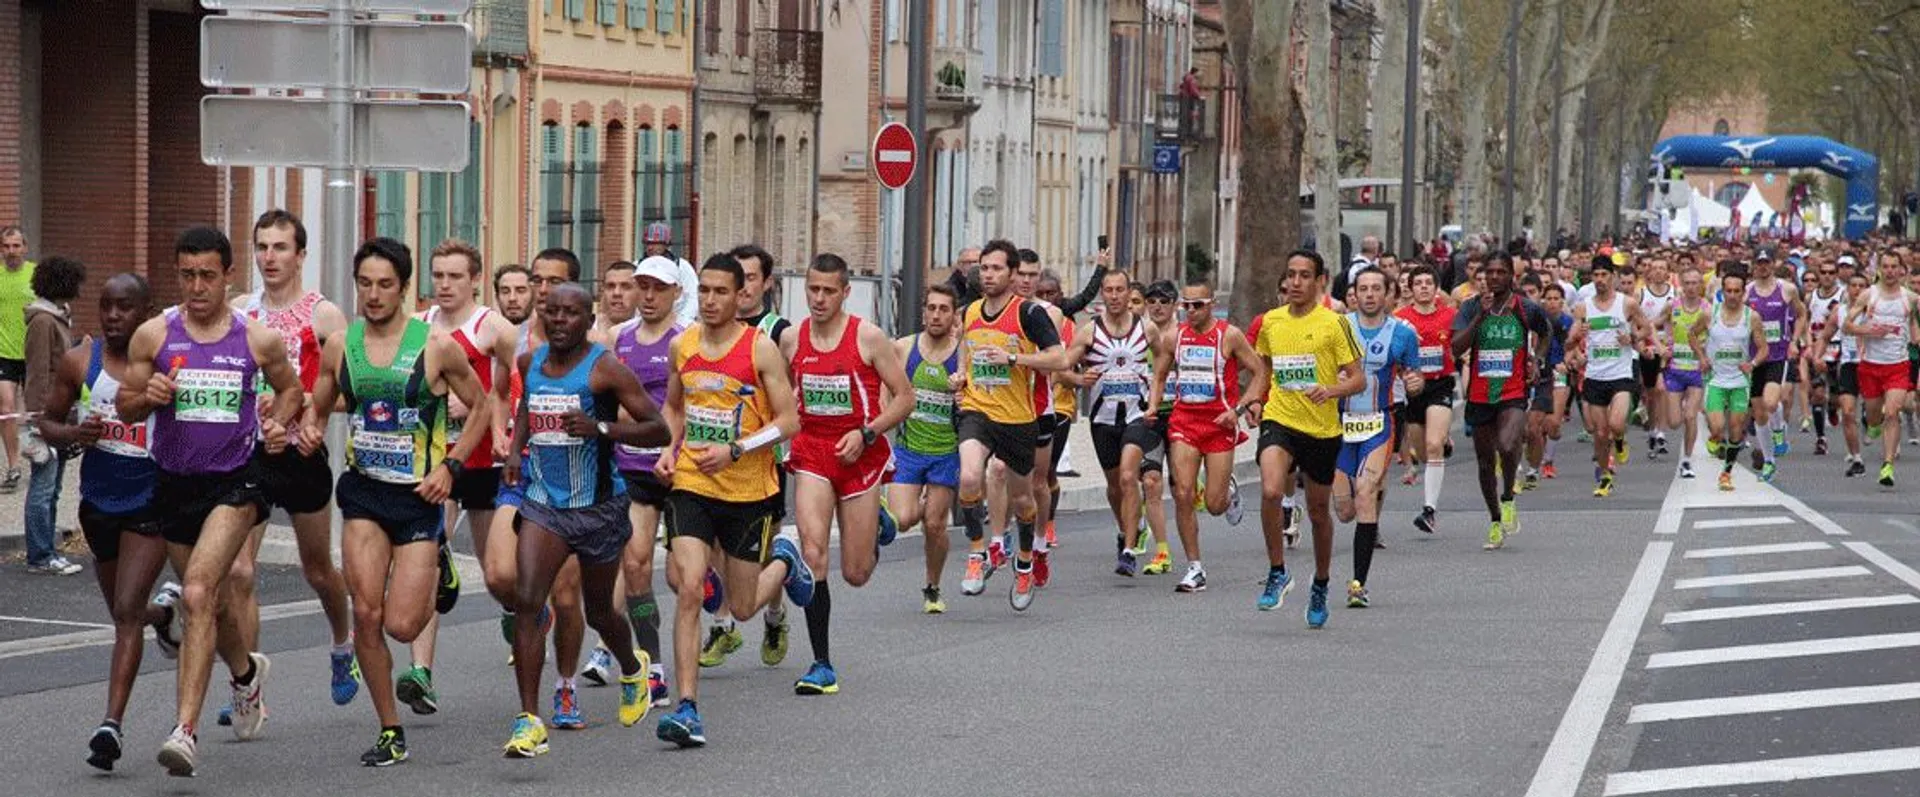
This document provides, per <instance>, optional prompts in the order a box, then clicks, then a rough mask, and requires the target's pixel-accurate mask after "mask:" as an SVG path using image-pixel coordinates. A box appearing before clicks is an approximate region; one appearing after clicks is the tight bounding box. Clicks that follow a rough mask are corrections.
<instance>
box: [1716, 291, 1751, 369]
mask: <svg viewBox="0 0 1920 797" xmlns="http://www.w3.org/2000/svg"><path fill="white" fill-rule="evenodd" d="M1752 342H1753V311H1752V310H1751V309H1748V308H1747V307H1745V306H1742V307H1741V308H1740V320H1739V321H1735V322H1734V323H1733V324H1731V325H1729V324H1728V323H1727V322H1726V318H1725V317H1724V316H1723V315H1722V314H1721V311H1720V306H1719V305H1715V306H1714V308H1713V322H1712V323H1710V324H1707V363H1708V368H1709V371H1708V373H1709V374H1710V376H1709V380H1708V384H1711V385H1713V386H1714V387H1717V388H1720V389H1723V390H1731V389H1734V388H1741V389H1744V388H1746V386H1747V385H1748V382H1747V375H1746V374H1745V373H1743V372H1741V370H1740V364H1741V363H1743V362H1748V361H1749V360H1751V359H1752V357H1753V353H1752V351H1750V350H1749V349H1750V344H1751V343H1752Z"/></svg>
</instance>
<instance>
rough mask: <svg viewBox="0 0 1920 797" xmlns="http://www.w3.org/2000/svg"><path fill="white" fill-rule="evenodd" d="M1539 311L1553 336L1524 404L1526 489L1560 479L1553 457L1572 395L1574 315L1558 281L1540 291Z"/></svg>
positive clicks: (1548, 283) (1550, 283)
mask: <svg viewBox="0 0 1920 797" xmlns="http://www.w3.org/2000/svg"><path fill="white" fill-rule="evenodd" d="M1540 297H1541V302H1540V306H1541V309H1542V310H1544V311H1545V312H1546V314H1547V323H1548V324H1551V325H1552V327H1553V332H1554V334H1553V335H1551V336H1550V337H1549V340H1548V343H1547V347H1546V350H1547V353H1546V357H1545V358H1543V359H1542V360H1541V363H1540V372H1539V374H1538V375H1536V376H1535V377H1534V380H1533V393H1532V398H1531V399H1530V400H1529V401H1528V403H1527V426H1528V428H1527V464H1528V466H1529V468H1528V470H1527V478H1526V480H1525V481H1524V482H1523V484H1524V486H1525V488H1526V489H1528V490H1532V489H1535V488H1537V487H1539V486H1540V479H1553V478H1558V477H1559V475H1560V474H1559V471H1558V469H1556V468H1555V467H1554V464H1553V454H1554V448H1555V446H1556V445H1557V444H1558V443H1559V442H1560V429H1561V427H1563V426H1565V425H1566V422H1567V399H1568V398H1569V397H1570V396H1571V394H1572V392H1573V391H1572V388H1571V387H1570V386H1569V385H1568V374H1567V363H1566V359H1567V349H1566V338H1567V333H1568V332H1569V331H1571V330H1572V329H1573V316H1571V315H1569V314H1567V310H1566V301H1567V291H1566V290H1565V289H1564V288H1562V287H1561V285H1560V283H1558V282H1547V283H1546V284H1545V285H1544V286H1543V287H1541V288H1540Z"/></svg>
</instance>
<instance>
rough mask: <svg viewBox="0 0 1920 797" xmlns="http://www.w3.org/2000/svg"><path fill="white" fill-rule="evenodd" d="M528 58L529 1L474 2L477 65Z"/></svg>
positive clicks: (474, 36) (474, 50) (474, 41)
mask: <svg viewBox="0 0 1920 797" xmlns="http://www.w3.org/2000/svg"><path fill="white" fill-rule="evenodd" d="M526 57H527V3H526V0H474V3H473V60H474V63H476V64H480V65H486V64H488V63H493V62H497V61H505V60H525V59H526Z"/></svg>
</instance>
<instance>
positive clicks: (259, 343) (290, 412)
mask: <svg viewBox="0 0 1920 797" xmlns="http://www.w3.org/2000/svg"><path fill="white" fill-rule="evenodd" d="M247 345H248V346H249V347H251V348H252V349H253V361H254V362H255V363H257V364H258V365H259V367H260V373H261V375H263V376H265V377H266V380H267V384H268V385H270V386H272V387H273V406H272V409H271V410H270V411H269V412H268V416H269V417H267V418H262V419H261V420H262V421H267V420H272V421H273V422H274V423H275V424H277V425H279V426H281V427H282V428H285V427H286V426H287V425H288V424H290V423H292V422H293V419H294V416H296V415H298V414H299V413H300V410H301V405H302V404H304V403H305V402H306V399H307V394H306V391H305V390H303V389H302V388H301V386H300V374H299V373H298V372H296V371H294V370H293V363H292V362H290V361H288V360H287V344H286V341H285V340H284V339H282V338H281V337H280V333H278V332H275V331H273V330H271V329H268V328H267V327H266V326H264V325H262V324H259V323H255V322H248V323H247Z"/></svg>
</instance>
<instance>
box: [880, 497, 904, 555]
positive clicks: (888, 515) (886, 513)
mask: <svg viewBox="0 0 1920 797" xmlns="http://www.w3.org/2000/svg"><path fill="white" fill-rule="evenodd" d="M899 536H900V521H898V520H895V519H894V517H893V510H890V509H888V508H887V498H886V496H884V495H883V496H881V497H880V528H879V532H878V533H877V534H876V535H875V537H874V542H876V543H878V544H879V546H880V547H882V548H884V547H886V546H889V545H892V544H893V541H894V539H895V538H897V537H899ZM876 553H877V551H876Z"/></svg>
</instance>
